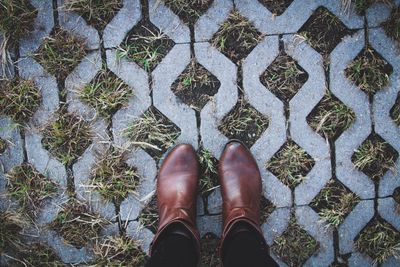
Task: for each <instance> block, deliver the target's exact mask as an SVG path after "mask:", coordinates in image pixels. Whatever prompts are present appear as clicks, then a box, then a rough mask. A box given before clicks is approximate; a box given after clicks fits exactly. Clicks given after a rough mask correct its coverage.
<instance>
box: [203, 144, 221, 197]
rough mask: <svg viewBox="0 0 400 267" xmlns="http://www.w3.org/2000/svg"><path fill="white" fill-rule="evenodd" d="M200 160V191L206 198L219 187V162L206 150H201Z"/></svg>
mask: <svg viewBox="0 0 400 267" xmlns="http://www.w3.org/2000/svg"><path fill="white" fill-rule="evenodd" d="M198 158H199V163H200V181H199V190H200V193H201V195H203V196H205V195H207V194H209V193H210V192H211V191H212V190H213V189H215V188H216V187H218V176H217V174H218V170H217V164H218V162H217V159H216V158H214V157H213V155H212V154H211V152H210V151H208V150H207V149H204V148H202V149H200V151H199V157H198Z"/></svg>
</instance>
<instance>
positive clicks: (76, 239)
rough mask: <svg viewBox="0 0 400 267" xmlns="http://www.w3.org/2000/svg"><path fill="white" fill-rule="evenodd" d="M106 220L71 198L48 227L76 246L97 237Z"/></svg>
mask: <svg viewBox="0 0 400 267" xmlns="http://www.w3.org/2000/svg"><path fill="white" fill-rule="evenodd" d="M105 224H106V221H105V220H103V219H101V218H100V216H99V215H97V214H93V213H91V212H90V211H89V208H88V206H87V205H86V204H84V203H81V202H78V201H77V200H75V199H71V200H70V201H69V202H67V203H66V204H64V206H63V207H62V208H61V210H60V211H59V213H58V215H57V218H56V219H55V220H54V221H53V222H52V223H51V224H50V227H51V228H52V229H53V230H55V231H57V232H58V233H59V234H60V235H61V236H62V238H63V239H64V241H65V242H67V243H68V244H71V245H73V246H75V247H77V248H81V247H84V246H85V245H86V244H87V243H88V242H91V241H92V242H93V241H94V240H95V239H97V238H98V236H99V234H100V231H101V229H102V228H103V226H104V225H105Z"/></svg>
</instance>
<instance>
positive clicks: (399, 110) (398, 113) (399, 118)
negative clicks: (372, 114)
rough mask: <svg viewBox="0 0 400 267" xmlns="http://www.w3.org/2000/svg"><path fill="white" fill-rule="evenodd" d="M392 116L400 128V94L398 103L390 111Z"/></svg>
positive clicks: (397, 99)
mask: <svg viewBox="0 0 400 267" xmlns="http://www.w3.org/2000/svg"><path fill="white" fill-rule="evenodd" d="M390 116H391V117H392V119H393V120H394V122H395V123H396V124H397V125H398V126H400V93H398V94H397V98H396V102H395V104H394V106H393V107H392V109H391V110H390Z"/></svg>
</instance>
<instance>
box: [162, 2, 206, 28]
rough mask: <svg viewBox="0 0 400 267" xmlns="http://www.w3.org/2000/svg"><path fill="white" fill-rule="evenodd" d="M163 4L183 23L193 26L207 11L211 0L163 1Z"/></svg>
mask: <svg viewBox="0 0 400 267" xmlns="http://www.w3.org/2000/svg"><path fill="white" fill-rule="evenodd" d="M164 2H165V5H166V6H168V7H169V8H171V9H172V11H174V12H175V13H176V14H177V15H178V16H179V17H180V18H181V19H182V20H183V22H185V23H190V24H194V23H195V22H196V20H197V19H198V18H200V16H201V15H203V14H204V13H205V12H206V11H207V9H208V7H209V6H210V5H211V3H212V0H189V1H188V0H164Z"/></svg>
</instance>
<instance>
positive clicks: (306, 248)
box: [271, 218, 319, 266]
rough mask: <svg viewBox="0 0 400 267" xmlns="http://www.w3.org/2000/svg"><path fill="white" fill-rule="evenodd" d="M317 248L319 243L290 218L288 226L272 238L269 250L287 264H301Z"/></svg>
mask: <svg viewBox="0 0 400 267" xmlns="http://www.w3.org/2000/svg"><path fill="white" fill-rule="evenodd" d="M318 248H319V243H318V242H317V241H316V240H315V239H314V238H313V237H312V236H311V235H310V234H309V233H307V232H306V231H305V230H303V229H302V228H301V226H299V225H298V224H297V222H296V220H295V219H294V218H291V220H290V222H289V226H288V228H287V229H286V230H285V231H284V232H283V234H282V235H281V236H280V237H278V238H277V239H275V240H274V243H273V245H272V246H271V250H272V251H273V253H274V254H275V255H277V256H278V257H279V258H281V259H282V260H283V261H284V262H285V263H286V264H288V265H289V266H301V265H303V263H304V262H305V261H306V260H307V259H308V258H309V257H311V255H313V254H314V252H316V251H317V250H318Z"/></svg>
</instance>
